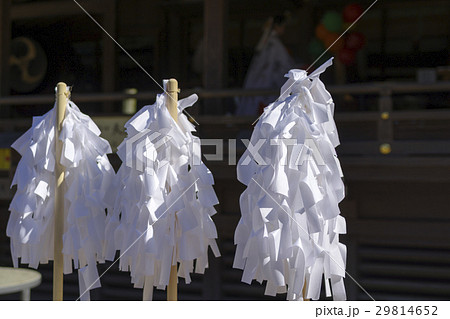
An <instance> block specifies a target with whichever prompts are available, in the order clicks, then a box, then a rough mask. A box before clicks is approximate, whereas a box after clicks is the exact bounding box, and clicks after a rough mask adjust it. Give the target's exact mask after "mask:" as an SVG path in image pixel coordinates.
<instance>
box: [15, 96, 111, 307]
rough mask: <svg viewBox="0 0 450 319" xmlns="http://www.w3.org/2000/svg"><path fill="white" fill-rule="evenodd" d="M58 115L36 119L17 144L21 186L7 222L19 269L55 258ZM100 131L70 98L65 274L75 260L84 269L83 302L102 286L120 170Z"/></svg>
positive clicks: (65, 133)
mask: <svg viewBox="0 0 450 319" xmlns="http://www.w3.org/2000/svg"><path fill="white" fill-rule="evenodd" d="M55 114H56V106H55V107H54V108H53V109H52V110H50V111H49V112H47V113H46V114H45V115H43V116H39V117H34V118H33V124H32V127H31V128H30V129H29V130H28V131H27V132H26V133H25V134H24V135H22V136H21V137H20V138H19V139H18V140H17V141H16V142H14V143H13V145H12V147H13V148H14V149H16V150H17V151H18V152H19V153H20V155H21V156H22V158H21V159H20V161H19V164H18V166H17V170H16V173H15V175H14V179H13V182H12V185H11V186H13V185H17V191H16V193H15V195H14V198H13V200H12V202H11V205H10V207H9V210H10V211H11V215H10V218H9V221H8V226H7V235H8V236H9V237H10V238H11V254H12V258H13V264H14V267H18V262H19V258H20V262H21V263H24V264H29V266H30V267H33V268H37V267H38V265H39V264H40V263H41V264H45V263H48V261H49V260H53V240H54V239H53V237H54V229H53V223H54V197H53V194H54V193H55V173H54V168H55V154H54V153H55V141H54V139H55ZM99 135H100V130H99V129H98V127H97V126H96V125H95V123H94V122H93V121H92V120H91V119H90V118H89V116H87V115H85V114H83V113H81V112H80V110H79V109H78V107H77V106H76V105H75V104H74V103H73V102H71V101H69V103H68V105H67V108H66V115H65V119H64V122H63V125H62V131H61V133H60V140H62V141H63V150H62V156H61V164H62V165H63V166H64V168H65V180H64V184H63V187H64V188H65V200H64V206H65V212H64V214H65V217H64V219H65V229H64V235H63V256H64V273H65V274H68V273H71V272H72V262H73V266H74V267H75V268H76V269H79V271H78V273H79V286H80V295H81V294H83V293H84V295H83V296H82V298H81V299H82V300H88V299H89V292H86V293H85V291H86V289H87V288H88V287H90V286H91V285H92V287H90V289H93V288H97V287H100V281H99V280H98V278H99V277H98V272H97V267H96V263H97V262H104V259H103V258H102V250H103V244H104V229H105V219H106V212H105V209H107V208H110V207H111V208H112V204H113V203H114V196H112V193H111V192H110V191H109V187H110V185H111V183H112V181H113V179H114V175H115V173H114V169H113V168H112V166H111V164H110V163H109V160H108V158H107V156H106V154H107V153H111V147H110V145H109V143H108V142H107V141H106V140H105V139H103V138H101V137H100V136H99Z"/></svg>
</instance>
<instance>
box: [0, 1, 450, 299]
mask: <svg viewBox="0 0 450 319" xmlns="http://www.w3.org/2000/svg"><path fill="white" fill-rule="evenodd" d="M352 2H355V1H345V0H339V1H328V0H326V1H323V0H322V1H315V0H280V1H269V0H267V1H265V0H259V1H257V0H240V1H237V0H204V1H200V0H154V1H145V0H89V1H84V0H83V1H82V0H79V1H78V3H79V4H80V5H81V6H82V7H83V8H84V9H85V10H86V11H87V12H89V14H91V15H92V17H93V18H94V19H95V20H96V21H98V22H99V23H100V24H101V26H102V27H103V28H104V30H101V29H100V27H99V26H98V25H96V24H95V23H94V22H93V20H92V19H91V18H90V17H89V16H88V15H87V14H86V12H84V11H83V10H82V9H81V8H80V6H78V5H77V4H76V3H75V2H74V1H71V0H53V1H52V0H41V1H40V0H35V1H27V0H2V1H0V37H1V38H0V109H1V112H0V148H1V149H0V157H1V158H0V266H10V265H11V260H10V251H9V241H8V238H7V237H6V234H5V229H6V223H7V220H8V217H9V212H8V206H9V202H10V200H11V198H12V195H13V192H14V190H9V185H10V183H11V179H12V176H13V174H14V170H15V165H17V162H18V155H17V154H16V153H14V152H12V153H11V152H10V149H9V147H10V145H11V143H12V142H13V141H14V140H15V138H17V137H18V136H20V135H21V134H22V133H23V132H24V131H25V130H26V129H27V128H28V127H29V126H30V124H31V117H32V116H33V115H39V114H42V113H44V112H45V111H47V110H49V109H50V108H51V107H52V105H53V101H54V87H55V85H56V83H57V82H59V81H64V82H66V83H68V84H69V85H73V86H74V87H73V94H72V96H73V100H74V101H75V102H76V103H77V104H78V105H79V106H80V108H81V110H82V111H83V112H85V113H87V114H89V115H91V116H92V117H93V118H94V120H95V121H96V122H97V123H98V125H99V126H100V128H101V130H102V132H103V135H104V137H105V138H107V139H108V140H110V142H111V144H112V145H113V146H117V145H118V143H119V142H120V141H121V140H122V139H123V137H124V133H123V129H122V128H123V124H124V123H125V121H127V120H128V119H129V117H130V115H127V114H124V101H130V100H129V99H130V98H132V99H136V100H137V105H138V108H139V107H142V106H143V105H145V104H149V103H153V101H154V97H155V94H156V93H159V90H160V89H159V87H158V85H157V84H156V83H155V82H154V80H156V82H157V83H161V82H162V79H165V78H169V77H175V78H177V79H178V81H179V83H180V87H181V89H182V94H184V95H187V94H189V93H194V92H195V93H197V94H198V95H199V97H200V101H199V102H198V106H197V107H195V108H194V110H192V112H191V114H192V115H193V116H194V117H195V119H196V120H197V121H198V122H199V124H200V125H199V126H198V134H199V136H200V137H201V138H222V139H223V140H224V149H223V150H224V154H225V159H224V160H223V161H210V162H207V165H208V167H210V169H211V170H212V171H213V174H214V176H215V181H216V185H215V190H216V192H217V194H218V196H219V200H220V205H218V207H217V209H218V211H219V214H217V215H216V216H215V217H214V221H215V223H216V226H217V228H218V231H219V247H220V249H221V252H222V257H221V258H218V259H214V258H211V263H210V269H209V270H207V272H206V274H205V275H204V276H194V277H193V282H192V283H191V284H190V285H184V284H183V283H181V285H180V288H179V289H180V292H179V295H180V296H179V297H180V299H182V300H281V299H284V296H279V297H277V298H272V297H266V296H264V295H263V292H264V288H263V287H262V286H260V285H259V284H257V283H254V284H253V285H251V286H249V285H246V284H244V283H241V282H240V277H241V275H242V272H241V271H239V270H234V269H232V261H233V256H234V244H233V234H234V229H235V226H236V224H237V222H238V220H239V217H240V212H239V202H238V200H239V195H240V193H241V192H242V191H243V190H244V187H243V185H241V184H240V183H239V182H238V181H237V180H236V173H235V170H236V167H235V166H234V165H229V163H228V157H227V156H228V155H229V154H228V151H227V150H228V144H227V141H228V140H230V139H235V138H238V137H239V136H242V132H246V131H247V132H248V131H250V130H251V129H252V126H251V123H252V122H253V121H254V120H255V118H250V117H240V116H235V115H233V111H234V108H235V103H234V101H235V97H237V96H241V95H261V94H268V95H272V94H273V93H274V92H276V91H278V90H279V88H276V87H275V88H272V89H270V90H264V91H255V92H253V91H252V92H250V91H246V90H243V89H241V88H242V85H243V81H244V77H245V74H246V71H247V69H248V67H249V64H250V60H251V58H252V55H253V52H254V47H255V46H256V44H257V42H258V39H259V37H260V36H261V32H262V31H261V27H262V25H263V24H264V22H265V21H266V20H267V18H268V17H270V16H274V15H280V14H284V13H285V12H289V18H288V20H287V25H286V32H285V34H284V35H283V37H282V41H283V43H284V44H285V46H286V47H287V48H288V50H289V52H290V53H291V55H292V56H293V57H294V58H295V60H296V61H297V62H298V64H299V67H305V66H306V67H307V66H308V65H310V64H311V63H312V62H313V61H314V60H315V58H316V57H317V56H315V55H314V54H312V52H311V50H310V46H311V41H313V40H314V38H315V30H316V27H317V25H318V24H319V23H320V21H321V19H322V17H323V15H324V13H326V12H328V11H330V10H332V11H337V12H342V10H343V9H344V7H345V6H346V5H348V4H349V3H352ZM358 3H359V4H360V5H361V7H363V8H367V7H369V6H370V5H371V4H372V3H373V1H366V0H361V1H358ZM353 28H354V29H352V30H355V29H356V30H357V31H358V32H360V33H361V34H363V36H364V37H365V45H364V46H363V48H362V49H361V50H359V51H358V53H357V54H356V56H355V60H354V61H353V63H350V64H349V65H348V66H346V65H344V64H342V63H340V62H338V61H339V58H337V59H335V60H336V61H337V63H335V65H334V66H333V67H332V68H330V69H329V70H328V71H327V73H326V74H324V82H325V83H326V85H327V87H328V88H329V90H330V92H331V93H332V94H333V98H334V99H335V103H336V114H335V118H336V122H337V126H338V130H339V133H340V138H341V145H340V146H339V147H338V149H337V152H338V155H339V157H340V160H341V163H342V167H343V171H344V176H345V184H346V187H347V196H346V199H345V200H344V201H343V202H342V203H341V205H340V207H341V211H342V214H343V215H344V216H345V217H346V219H347V228H348V234H347V235H346V236H343V241H344V242H345V243H346V244H347V247H348V260H347V264H348V269H347V270H348V273H349V274H350V275H351V276H352V277H353V278H354V279H355V280H357V281H358V282H359V283H360V284H361V285H362V286H363V287H364V288H365V289H366V290H367V291H368V292H369V293H370V294H371V295H372V296H373V297H374V298H375V299H379V300H419V299H421V300H424V299H429V300H441V299H447V300H448V298H450V285H449V284H448V282H449V281H450V231H449V229H450V204H449V197H448V196H449V195H450V98H449V97H450V82H449V80H450V78H449V64H450V58H449V54H450V51H449V49H450V43H449V39H450V2H448V1H444V0H428V1H425V0H412V1H404V0H394V1H383V0H379V1H378V2H377V3H375V5H374V6H373V7H372V8H371V9H370V10H369V11H368V12H367V13H366V14H365V15H364V16H363V17H362V18H361V19H360V21H358V22H357V24H355V26H354V27H353ZM24 38H25V39H28V40H23V39H24ZM18 39H19V40H18ZM21 39H22V40H21ZM113 39H114V40H113ZM21 41H22V42H21ZM24 41H25V42H24ZM26 41H28V42H26ZM115 41H116V42H117V43H115ZM21 43H22V44H21ZM24 43H25V44H26V45H25V51H23V44H24ZM29 43H31V44H29ZM118 44H120V46H122V47H123V49H125V50H126V52H128V54H129V55H131V56H132V57H133V58H134V59H135V61H133V60H132V59H131V58H130V57H129V56H128V54H127V53H125V52H124V51H123V50H122V49H121V48H120V47H119V46H118ZM20 45H22V49H21V47H20ZM30 46H32V47H33V48H34V49H33V50H34V51H35V54H34V55H30V54H31V53H30V52H29V50H30ZM21 50H22V51H21ZM199 52H200V53H199ZM332 54H333V53H332ZM17 59H19V60H20V61H22V62H17V61H18V60H17ZM28 60H30V62H28ZM136 62H137V63H138V64H139V65H137V63H136ZM33 63H34V64H33ZM43 66H45V67H43ZM144 70H145V72H144ZM146 72H147V73H148V74H146ZM149 75H150V76H151V77H152V78H153V79H154V80H153V79H151V78H150V76H149ZM130 89H133V90H130ZM130 92H132V93H133V94H130ZM204 152H205V153H213V152H214V150H211V149H208V148H206V147H205V148H204ZM241 152H242V149H239V148H238V151H237V156H238V157H239V155H240V154H241ZM111 161H112V162H113V163H114V164H115V165H116V166H118V165H120V162H119V160H118V157H117V156H116V155H114V154H113V155H112V156H111ZM107 267H108V264H105V265H100V266H99V269H100V271H102V270H106V268H107ZM39 270H40V271H41V272H42V274H43V283H42V284H41V285H40V286H39V287H37V288H35V289H33V290H32V295H31V297H32V299H36V300H50V299H51V288H52V281H51V265H41V266H40V267H39ZM65 281H66V282H65V298H66V299H68V300H74V299H76V298H77V297H78V284H77V278H76V276H75V275H69V276H66V279H65ZM102 286H103V287H102V288H101V289H97V290H95V291H94V292H93V293H92V299H95V300H139V299H140V298H141V296H142V295H141V293H142V292H141V290H139V289H133V288H132V286H131V283H130V277H129V274H128V273H123V272H119V271H118V270H117V267H113V268H112V269H111V270H110V271H108V272H107V273H106V274H105V275H104V277H102ZM346 288H347V292H348V298H349V299H350V300H366V299H368V296H367V295H366V294H365V293H364V292H363V291H362V290H361V289H360V288H359V287H358V286H357V285H356V284H355V283H354V282H353V280H352V279H351V278H350V277H348V278H346ZM16 297H17V296H14V295H12V296H11V295H10V296H0V299H14V298H16ZM164 298H165V293H164V292H159V291H156V292H155V299H164Z"/></svg>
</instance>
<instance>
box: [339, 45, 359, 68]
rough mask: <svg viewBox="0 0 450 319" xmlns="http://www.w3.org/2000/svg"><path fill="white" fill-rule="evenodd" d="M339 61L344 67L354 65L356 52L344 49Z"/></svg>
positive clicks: (340, 53)
mask: <svg viewBox="0 0 450 319" xmlns="http://www.w3.org/2000/svg"><path fill="white" fill-rule="evenodd" d="M338 59H339V61H341V62H342V64H344V65H347V66H349V65H352V64H353V63H354V62H355V59H356V52H355V51H353V50H350V49H347V48H343V49H342V50H341V51H339V53H338Z"/></svg>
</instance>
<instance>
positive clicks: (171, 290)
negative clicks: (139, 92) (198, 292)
mask: <svg viewBox="0 0 450 319" xmlns="http://www.w3.org/2000/svg"><path fill="white" fill-rule="evenodd" d="M166 92H167V99H166V107H167V109H168V110H169V113H170V115H171V116H172V118H173V119H174V120H175V122H177V123H178V93H179V89H178V81H177V80H175V79H170V80H169V81H168V83H167V86H166ZM175 253H176V251H175V249H174V251H173V254H175ZM177 268H178V267H177V264H175V265H172V267H170V278H169V285H168V286H167V301H177V272H178V269H177Z"/></svg>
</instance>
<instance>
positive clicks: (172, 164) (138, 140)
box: [105, 80, 220, 300]
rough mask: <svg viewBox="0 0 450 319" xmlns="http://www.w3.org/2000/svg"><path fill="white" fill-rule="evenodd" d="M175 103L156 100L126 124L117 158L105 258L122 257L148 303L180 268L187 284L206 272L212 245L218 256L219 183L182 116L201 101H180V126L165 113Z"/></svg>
mask: <svg viewBox="0 0 450 319" xmlns="http://www.w3.org/2000/svg"><path fill="white" fill-rule="evenodd" d="M164 83H165V85H166V84H167V80H165V81H164ZM169 98H170V96H168V95H166V94H160V95H158V96H157V98H156V102H155V104H153V105H147V106H144V107H143V108H142V109H141V110H140V111H139V112H138V113H137V114H136V115H135V116H134V117H132V118H131V119H130V120H129V121H128V122H127V123H126V124H125V129H126V132H127V134H128V136H127V137H126V138H125V140H124V141H123V142H122V143H121V145H120V146H119V147H118V152H117V153H118V155H119V157H120V158H121V160H122V162H123V163H122V165H121V167H120V169H119V171H118V173H117V179H116V185H115V187H116V188H117V189H118V193H117V198H116V201H115V204H114V211H113V213H112V214H109V215H108V217H107V225H106V244H107V245H106V255H105V257H106V259H108V260H112V259H113V258H114V256H115V252H116V250H119V251H120V266H119V267H120V269H121V270H123V271H131V277H132V282H133V283H134V286H135V287H136V288H144V296H143V299H144V300H151V299H152V296H153V287H157V288H159V289H165V288H166V286H167V285H168V284H169V277H170V272H171V268H172V266H174V265H177V263H179V267H178V276H179V277H182V278H184V280H185V281H186V282H187V283H189V282H190V281H191V279H190V273H191V272H193V271H194V270H195V272H197V273H203V272H204V271H205V268H207V267H208V248H209V247H211V249H212V251H213V252H214V255H215V256H216V257H218V256H219V255H220V254H219V250H218V247H217V244H216V241H215V239H216V238H217V231H216V227H215V225H214V222H213V220H212V218H211V216H213V215H214V214H215V213H216V210H215V209H214V205H216V204H218V199H217V197H216V194H215V192H214V189H213V186H212V185H213V184H214V179H213V176H212V174H211V172H210V171H209V169H208V168H207V167H206V166H205V164H204V163H203V162H202V161H201V151H200V140H199V138H198V137H195V136H194V135H192V131H195V128H194V126H193V125H192V124H191V123H190V122H189V120H188V118H187V117H186V116H185V115H184V114H183V113H182V112H183V110H184V109H185V108H186V107H188V106H191V105H193V104H194V103H195V102H196V101H197V95H195V94H194V95H191V96H189V97H187V98H185V99H182V100H180V101H178V106H177V112H178V121H175V119H174V118H172V116H171V115H170V113H169V110H168V109H167V107H166V99H169ZM194 261H195V269H194Z"/></svg>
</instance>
